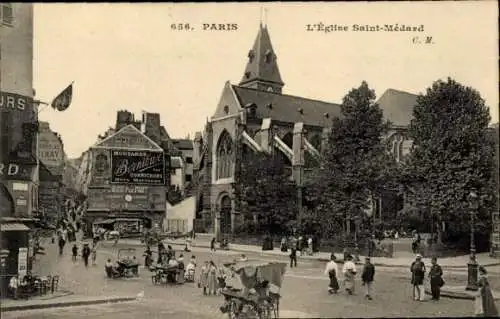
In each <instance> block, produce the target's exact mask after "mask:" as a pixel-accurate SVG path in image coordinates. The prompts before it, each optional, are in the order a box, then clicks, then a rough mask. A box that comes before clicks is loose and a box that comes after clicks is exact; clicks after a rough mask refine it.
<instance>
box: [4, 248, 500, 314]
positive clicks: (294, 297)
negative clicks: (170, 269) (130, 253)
mask: <svg viewBox="0 0 500 319" xmlns="http://www.w3.org/2000/svg"><path fill="white" fill-rule="evenodd" d="M120 247H121V246H120V245H118V246H117V247H115V248H110V247H108V248H103V249H101V250H100V251H99V254H98V266H94V267H92V266H91V267H89V268H85V267H84V266H83V262H82V261H81V260H78V261H77V262H76V263H73V262H72V261H71V256H69V254H68V253H69V248H67V249H66V250H67V251H66V254H65V255H64V256H62V257H54V256H52V257H51V255H50V254H51V253H50V251H51V250H53V251H52V254H56V251H55V249H52V248H55V246H52V247H48V248H46V250H47V251H48V252H49V253H48V254H47V255H45V256H42V259H41V261H44V260H45V259H43V258H48V259H52V260H53V261H55V262H56V263H57V264H56V266H55V268H56V269H57V270H58V271H59V273H60V275H61V276H62V281H61V287H62V288H64V289H69V290H72V291H73V292H75V294H85V295H95V296H120V295H136V294H138V293H139V292H142V291H144V295H145V297H144V299H143V300H140V301H136V302H131V303H122V304H110V305H102V306H92V307H90V306H89V307H74V308H61V309H58V310H57V312H54V311H51V310H39V311H35V310H33V311H20V312H9V313H5V314H3V318H19V319H21V318H24V319H30V318H33V319H34V318H41V317H42V316H43V318H48V319H50V318H54V319H56V318H84V317H88V316H89V315H90V316H94V315H95V316H100V315H106V318H117V319H118V318H139V317H143V318H160V317H164V316H167V315H168V317H169V318H219V317H221V313H220V311H219V309H218V308H219V306H220V305H221V302H222V298H221V297H213V296H211V297H206V296H203V295H202V294H201V291H200V289H198V288H196V286H195V284H185V285H182V286H167V287H164V286H154V285H153V284H152V283H151V278H150V276H151V273H150V272H149V271H146V270H144V269H141V270H140V278H138V279H124V280H119V279H118V280H110V279H107V278H105V276H104V270H103V264H104V261H105V260H106V259H107V258H112V260H114V259H115V258H116V250H117V249H119V248H120ZM136 253H137V258H141V255H142V250H141V249H137V251H136ZM178 254H179V252H178ZM191 254H195V255H196V256H197V259H198V264H199V265H200V264H201V262H202V261H204V260H209V259H213V260H214V261H215V262H216V263H219V262H220V261H222V260H227V259H233V258H235V257H237V255H238V254H239V253H237V252H231V251H217V252H215V253H210V252H209V251H208V250H207V249H194V251H193V252H192V253H188V256H189V255H191ZM56 255H57V254H56ZM188 256H187V257H188ZM247 256H248V257H249V259H255V258H257V253H248V254H247ZM275 260H276V258H275ZM282 260H283V261H285V259H282ZM323 266H324V264H323V263H320V262H318V261H311V260H308V261H304V260H300V259H299V267H298V268H293V269H290V268H288V269H287V273H286V275H285V281H284V284H283V287H282V290H281V293H282V296H283V298H282V301H281V305H280V309H281V316H282V317H301V318H306V317H401V316H403V317H421V316H430V317H439V316H443V317H445V316H447V317H461V316H470V315H473V302H472V301H471V300H455V299H445V298H443V299H441V300H440V301H439V302H438V303H436V302H432V301H427V302H423V303H419V302H413V301H412V300H411V286H410V274H409V272H408V270H406V269H384V268H383V267H380V268H377V274H376V277H375V296H374V300H372V301H367V300H364V298H363V297H364V296H363V290H362V288H363V287H362V286H361V285H360V283H359V282H358V283H357V285H358V287H357V293H356V295H354V296H348V295H346V294H344V293H341V294H338V295H334V296H331V295H328V294H327V292H326V286H327V278H326V277H325V276H323ZM497 279H498V278H496V277H495V278H494V280H497ZM445 281H446V282H447V283H448V284H453V283H464V282H465V274H463V273H450V274H446V273H445ZM497 284H498V281H494V283H492V285H497Z"/></svg>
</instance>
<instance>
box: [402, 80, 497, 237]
mask: <svg viewBox="0 0 500 319" xmlns="http://www.w3.org/2000/svg"><path fill="white" fill-rule="evenodd" d="M489 121H490V115H489V110H488V108H487V106H486V105H485V103H484V100H483V99H482V98H481V96H480V94H479V92H477V91H476V90H474V89H472V88H470V87H466V86H463V85H462V84H460V83H458V82H456V81H454V80H452V79H450V78H448V80H447V81H442V80H438V81H436V82H435V83H434V84H433V85H432V86H431V87H430V88H428V89H427V92H426V94H425V95H420V96H419V97H418V99H417V102H416V105H415V108H414V110H413V120H412V121H411V125H410V128H409V135H410V137H411V138H412V139H413V146H412V150H411V153H410V156H409V161H408V167H407V172H406V175H407V182H408V184H409V186H410V189H411V192H410V193H409V196H408V197H409V202H410V204H412V205H415V206H421V207H426V208H427V209H430V211H431V216H432V218H431V219H432V223H433V225H432V226H434V230H435V231H437V232H438V235H439V239H440V240H441V239H443V240H445V241H446V238H443V237H442V235H444V233H443V227H442V225H443V223H442V222H445V225H446V227H445V232H446V235H447V236H446V237H447V238H448V241H449V242H452V241H454V240H455V239H456V236H457V235H458V236H461V237H464V236H463V235H464V234H465V233H466V232H468V231H469V229H470V228H469V227H470V222H469V211H468V204H469V203H468V195H469V193H470V191H471V190H472V189H475V190H476V191H477V192H478V193H479V194H480V198H481V199H480V208H479V215H478V220H479V221H480V222H479V223H478V224H477V225H476V226H479V228H480V231H484V230H486V228H487V227H488V225H489V224H490V220H491V218H490V217H489V216H491V215H490V212H491V208H493V207H495V206H496V204H495V198H496V192H497V191H498V188H497V185H495V184H496V183H494V182H493V181H494V178H493V174H492V173H493V169H494V165H493V156H494V150H493V148H492V146H493V145H492V144H493V143H494V142H493V140H492V139H491V137H490V135H489V133H488V123H489ZM465 238H468V236H465Z"/></svg>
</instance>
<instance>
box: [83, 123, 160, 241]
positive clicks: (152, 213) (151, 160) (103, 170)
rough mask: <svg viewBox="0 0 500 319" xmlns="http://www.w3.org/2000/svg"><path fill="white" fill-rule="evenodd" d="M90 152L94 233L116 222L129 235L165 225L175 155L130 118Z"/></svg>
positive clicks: (88, 187)
mask: <svg viewBox="0 0 500 319" xmlns="http://www.w3.org/2000/svg"><path fill="white" fill-rule="evenodd" d="M85 154H86V155H85V157H86V158H85V159H84V160H83V161H82V165H85V166H86V167H85V168H83V170H86V178H85V179H86V180H85V181H84V185H85V186H84V188H85V189H84V193H85V194H86V196H87V209H86V213H85V221H86V229H87V232H88V233H89V234H90V232H91V231H95V230H96V228H97V227H103V228H107V227H113V229H115V230H118V231H120V233H121V234H124V235H137V234H139V233H142V231H143V229H146V228H151V227H154V226H158V227H162V222H163V219H164V215H165V207H166V194H167V189H168V187H167V185H168V184H167V181H168V180H169V179H168V178H167V176H166V175H168V169H169V166H170V165H169V163H168V162H169V160H170V159H169V157H168V156H165V152H164V150H163V149H162V148H161V147H160V146H159V145H158V144H156V143H155V142H154V141H153V140H151V139H150V138H149V137H147V136H146V135H145V134H143V133H142V132H141V131H140V130H139V129H138V128H137V127H136V125H133V124H129V125H127V126H124V127H122V128H121V129H119V130H117V132H116V133H114V134H112V135H110V136H108V137H106V138H105V139H103V140H102V141H100V142H99V143H97V144H96V145H94V146H92V147H91V148H90V149H89V151H88V152H86V153H85ZM81 171H82V169H81Z"/></svg>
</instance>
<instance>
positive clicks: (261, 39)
mask: <svg viewBox="0 0 500 319" xmlns="http://www.w3.org/2000/svg"><path fill="white" fill-rule="evenodd" d="M247 59H248V60H247V64H246V67H245V70H244V73H243V77H242V79H241V81H240V83H239V84H238V85H234V84H231V83H229V81H227V82H226V83H225V84H224V88H223V91H222V94H221V97H220V100H219V102H218V104H217V107H216V109H215V112H214V114H213V116H212V117H211V118H210V120H209V121H207V123H206V126H205V130H204V132H203V133H202V132H198V133H197V134H196V136H195V139H194V150H193V158H194V161H195V164H194V170H195V173H194V179H193V181H194V183H195V185H196V186H197V189H198V194H197V196H196V199H197V200H196V202H197V205H196V207H197V208H196V221H195V231H196V232H209V233H212V232H213V233H215V234H216V236H218V237H219V236H220V235H221V234H232V232H233V231H234V229H235V227H236V226H237V225H238V224H239V223H241V222H242V221H243V217H242V216H241V214H240V212H239V210H240V207H239V201H238V195H237V194H236V192H235V185H236V184H237V183H238V171H239V169H240V168H241V160H240V159H241V158H242V156H244V154H245V153H246V152H265V153H268V154H275V155H277V156H281V157H282V158H283V160H284V161H285V164H287V165H288V166H289V167H290V168H291V177H292V178H293V179H294V181H295V184H296V185H297V186H298V187H299V188H300V187H301V186H302V183H303V176H304V172H305V171H307V170H308V169H309V168H310V167H314V166H316V165H318V164H319V161H320V160H321V151H322V149H324V146H325V143H326V142H327V136H328V135H327V134H328V131H329V128H328V127H329V125H330V123H331V121H332V118H334V117H338V116H340V115H341V110H340V105H339V104H335V103H330V102H325V101H318V100H313V99H309V98H304V97H299V96H293V95H288V94H283V87H284V85H285V83H284V81H283V79H282V78H281V75H280V71H279V68H278V63H277V56H276V53H275V51H274V49H273V46H272V44H271V39H270V35H269V31H268V28H267V26H266V25H262V24H261V25H260V28H259V31H258V34H257V38H256V39H255V42H254V44H253V47H252V48H251V50H250V51H249V52H248V56H247ZM416 98H417V96H416V95H414V94H410V93H406V92H402V91H397V90H393V89H389V90H387V91H386V92H385V93H384V94H383V95H382V96H381V97H380V99H379V101H378V103H379V105H380V106H381V108H382V109H383V110H384V114H385V116H386V118H387V119H388V120H390V121H391V122H392V123H393V129H392V130H391V132H390V134H389V136H387V137H386V138H389V139H390V141H391V143H392V145H393V152H394V156H395V157H396V159H397V160H400V159H401V158H402V157H403V155H404V154H406V153H407V152H408V151H409V149H410V147H411V141H409V140H408V139H407V137H406V136H405V131H406V130H405V128H406V127H407V125H408V124H409V122H410V120H411V116H412V110H413V105H414V104H415V101H416ZM375 206H378V208H377V209H378V211H380V212H379V214H381V210H382V209H381V203H378V202H377V203H375Z"/></svg>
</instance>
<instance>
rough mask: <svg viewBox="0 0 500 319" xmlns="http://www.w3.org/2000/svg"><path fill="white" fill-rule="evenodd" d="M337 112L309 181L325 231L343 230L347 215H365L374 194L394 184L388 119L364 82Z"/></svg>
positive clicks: (354, 217) (311, 198)
mask: <svg viewBox="0 0 500 319" xmlns="http://www.w3.org/2000/svg"><path fill="white" fill-rule="evenodd" d="M341 111H342V113H341V117H340V118H334V119H333V122H332V127H331V132H330V135H329V141H328V147H327V150H326V151H325V152H324V154H323V156H324V163H323V165H322V166H321V167H320V168H318V169H317V170H316V171H315V172H314V173H313V174H312V176H310V179H309V180H308V181H306V197H307V199H308V201H309V202H313V203H315V204H314V206H315V209H316V210H318V211H320V213H319V216H320V217H319V218H321V224H322V226H323V233H324V235H330V236H332V235H335V234H337V235H338V233H339V232H343V228H344V227H343V225H345V224H344V223H345V220H346V219H349V220H352V221H356V220H357V221H358V222H361V221H363V220H366V219H367V218H366V214H365V212H364V210H365V209H367V208H368V199H369V197H370V196H371V195H378V194H380V193H381V192H382V191H383V190H384V189H385V188H387V187H389V186H390V187H393V183H392V180H393V176H392V174H395V172H396V171H397V170H396V167H395V165H394V161H393V159H392V158H391V157H390V155H389V154H388V152H387V146H386V144H385V143H384V141H383V136H384V135H385V134H386V133H387V131H388V128H389V123H388V122H386V121H384V119H383V112H382V110H381V109H380V107H379V106H378V104H376V103H375V93H374V91H373V90H371V89H370V88H369V87H368V84H367V83H366V82H362V83H361V86H360V87H358V88H355V89H352V90H351V91H350V92H349V93H348V94H347V95H346V96H345V97H344V99H343V101H342V105H341Z"/></svg>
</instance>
